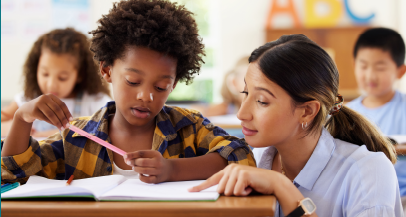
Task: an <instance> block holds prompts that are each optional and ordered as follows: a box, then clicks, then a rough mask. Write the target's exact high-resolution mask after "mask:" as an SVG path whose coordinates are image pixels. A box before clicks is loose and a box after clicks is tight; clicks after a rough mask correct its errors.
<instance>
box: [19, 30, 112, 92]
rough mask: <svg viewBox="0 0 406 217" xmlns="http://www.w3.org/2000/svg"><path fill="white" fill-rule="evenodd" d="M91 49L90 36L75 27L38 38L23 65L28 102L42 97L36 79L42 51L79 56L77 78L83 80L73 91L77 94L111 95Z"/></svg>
mask: <svg viewBox="0 0 406 217" xmlns="http://www.w3.org/2000/svg"><path fill="white" fill-rule="evenodd" d="M89 47H90V43H89V40H88V39H87V37H86V36H85V35H84V34H82V33H80V32H77V31H76V30H74V29H73V28H66V29H55V30H52V31H51V32H49V33H47V34H44V35H42V36H41V37H39V38H38V39H37V41H35V43H34V45H33V46H32V48H31V51H30V52H29V54H28V57H27V60H26V61H25V64H24V69H23V76H24V96H25V97H26V98H27V99H34V98H36V97H38V96H39V95H42V94H43V93H42V92H41V90H40V88H39V86H38V80H37V69H38V63H39V58H40V56H41V53H42V50H43V49H47V50H49V51H51V52H52V53H55V54H70V55H72V56H74V57H77V60H78V66H77V67H78V78H80V79H81V81H80V82H79V83H78V84H76V86H75V88H74V89H73V91H75V92H76V93H78V92H82V91H86V92H87V93H89V94H97V93H99V92H103V93H105V94H107V95H109V96H110V89H109V86H108V85H107V82H105V81H104V80H102V79H101V77H100V75H99V73H98V71H99V70H98V66H97V65H96V63H95V62H94V60H93V55H92V53H91V52H90V50H89Z"/></svg>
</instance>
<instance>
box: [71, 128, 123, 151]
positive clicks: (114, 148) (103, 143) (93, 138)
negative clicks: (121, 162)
mask: <svg viewBox="0 0 406 217" xmlns="http://www.w3.org/2000/svg"><path fill="white" fill-rule="evenodd" d="M70 129H71V130H73V131H75V132H76V133H79V134H80V135H82V136H86V137H87V138H88V139H91V140H93V141H95V142H97V143H99V144H100V145H102V146H104V147H106V148H108V149H110V150H112V151H114V152H116V153H117V154H119V155H121V156H124V155H125V154H127V153H126V152H125V151H123V150H121V149H119V148H117V147H116V146H114V145H112V144H110V143H108V142H106V141H103V140H102V139H100V138H98V137H97V136H92V135H90V134H89V133H87V132H85V131H83V130H81V129H79V128H77V127H75V126H73V125H70Z"/></svg>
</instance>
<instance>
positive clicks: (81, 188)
mask: <svg viewBox="0 0 406 217" xmlns="http://www.w3.org/2000/svg"><path fill="white" fill-rule="evenodd" d="M124 180H125V178H124V177H123V176H117V175H111V176H101V177H93V178H87V179H77V180H73V181H72V183H71V185H69V186H66V181H67V180H55V179H47V178H44V177H41V176H31V177H30V178H29V179H28V181H27V183H26V184H25V185H22V186H20V187H18V188H15V189H13V190H10V191H8V192H6V193H4V194H2V195H1V198H14V197H43V196H59V195H65V196H91V195H93V196H95V197H96V198H97V197H98V196H99V195H101V194H103V193H104V192H106V191H108V190H110V189H112V188H114V187H116V186H117V185H119V184H120V183H121V182H123V181H124Z"/></svg>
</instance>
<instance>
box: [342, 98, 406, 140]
mask: <svg viewBox="0 0 406 217" xmlns="http://www.w3.org/2000/svg"><path fill="white" fill-rule="evenodd" d="M364 98H365V96H361V97H358V98H357V99H355V100H353V101H351V102H349V103H347V105H346V106H348V107H349V108H351V109H353V110H355V111H357V112H359V113H360V114H362V115H364V116H365V117H367V118H368V119H369V120H370V121H372V122H373V123H375V124H376V125H377V126H378V127H379V129H381V131H382V133H383V134H385V135H387V136H390V135H406V95H405V94H402V93H400V92H398V91H396V92H395V95H394V96H393V98H392V100H391V101H389V102H387V103H385V104H384V105H382V106H380V107H378V108H367V107H365V106H364V105H363V104H362V100H364Z"/></svg>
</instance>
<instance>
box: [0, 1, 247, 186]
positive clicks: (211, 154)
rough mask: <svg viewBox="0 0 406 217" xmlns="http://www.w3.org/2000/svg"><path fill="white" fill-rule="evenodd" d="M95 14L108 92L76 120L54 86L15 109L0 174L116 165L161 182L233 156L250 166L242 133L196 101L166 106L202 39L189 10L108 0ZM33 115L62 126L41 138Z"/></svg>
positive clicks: (209, 169) (193, 70) (79, 173)
mask: <svg viewBox="0 0 406 217" xmlns="http://www.w3.org/2000/svg"><path fill="white" fill-rule="evenodd" d="M98 22H99V24H100V25H99V27H98V28H97V29H96V30H94V31H92V32H90V33H91V34H93V38H92V39H91V47H90V50H91V51H93V52H94V58H95V59H96V60H97V61H98V63H99V69H100V73H101V75H102V77H103V78H104V79H105V80H106V81H107V82H109V83H112V87H113V95H114V99H115V101H112V102H109V103H107V105H106V106H105V107H103V108H101V109H100V110H99V111H98V112H96V113H95V114H93V115H92V116H90V117H81V118H77V119H75V120H73V121H71V120H72V119H71V114H70V113H69V111H68V110H67V109H66V106H65V105H64V104H63V102H61V101H60V100H59V99H58V98H56V97H55V96H52V95H43V96H40V97H38V98H37V99H35V100H33V101H30V102H28V103H26V104H25V106H23V107H21V108H19V111H17V112H16V116H15V119H14V122H13V126H12V127H11V131H10V134H9V136H8V137H7V138H6V139H5V141H4V142H2V145H3V149H2V164H1V167H2V172H1V173H2V182H15V181H25V180H26V179H27V178H28V177H29V176H31V175H41V176H44V177H47V178H51V179H68V178H69V177H70V176H71V175H72V174H73V175H74V178H75V179H81V178H88V177H95V176H104V175H111V174H123V175H125V176H128V177H134V176H138V175H139V178H140V179H141V181H143V182H147V183H159V182H164V181H179V180H193V179H206V178H208V177H210V176H211V175H213V174H214V173H216V172H218V171H219V170H222V169H223V168H224V167H225V166H227V164H230V163H239V164H245V165H251V166H255V160H254V158H253V156H252V152H251V150H250V148H249V146H248V145H247V144H246V143H245V141H244V140H239V139H238V138H235V137H231V136H229V135H228V134H227V133H226V132H225V131H224V130H223V129H221V128H219V127H216V126H214V125H213V124H212V123H210V121H209V120H208V119H206V118H204V117H203V116H202V115H201V114H200V113H199V112H197V111H195V110H189V109H183V108H179V107H174V106H167V105H165V102H166V100H167V98H168V95H169V93H171V92H172V90H173V89H174V88H175V87H176V84H177V83H178V82H179V81H183V82H186V83H190V82H191V81H192V80H193V77H194V75H195V74H198V72H199V70H200V67H201V64H202V63H203V60H202V56H203V55H204V50H203V49H204V45H203V44H202V42H201V38H200V37H199V35H198V29H197V25H196V22H195V20H194V19H193V17H192V13H191V12H189V11H188V10H187V9H186V8H185V7H184V6H178V5H177V4H176V3H171V2H169V1H164V0H129V1H120V2H118V3H114V5H113V8H112V9H111V10H110V12H109V13H108V14H107V15H104V16H103V17H102V18H101V19H100V20H99V21H98ZM35 119H42V120H46V121H48V122H50V123H52V124H54V125H55V126H57V127H58V128H60V129H61V133H60V134H55V135H54V136H51V137H49V138H47V139H46V140H43V141H39V142H38V141H36V140H35V139H33V138H30V129H31V125H32V121H33V120H35ZM69 121H71V122H69ZM70 124H72V125H75V126H76V127H79V128H81V129H82V130H84V131H86V132H88V133H90V134H92V135H95V136H97V137H99V138H101V139H103V140H106V141H108V142H109V143H111V144H113V145H114V146H116V147H118V148H120V149H122V150H124V151H125V152H127V154H126V155H125V156H124V158H123V157H121V156H120V155H119V154H117V153H114V152H112V151H111V150H109V149H106V148H105V147H103V146H101V145H99V144H97V143H95V142H93V141H92V140H90V139H87V138H86V137H83V136H81V135H79V134H77V133H75V132H73V131H71V130H70V129H69V126H70ZM27 141H29V142H28V143H27Z"/></svg>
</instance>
